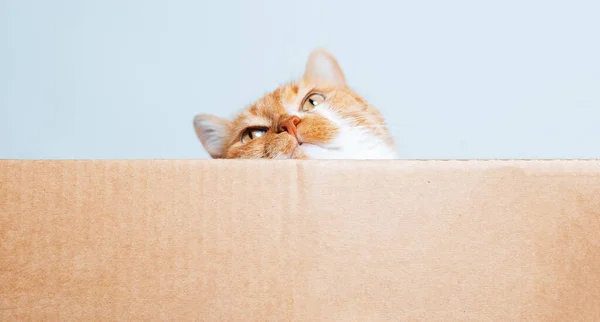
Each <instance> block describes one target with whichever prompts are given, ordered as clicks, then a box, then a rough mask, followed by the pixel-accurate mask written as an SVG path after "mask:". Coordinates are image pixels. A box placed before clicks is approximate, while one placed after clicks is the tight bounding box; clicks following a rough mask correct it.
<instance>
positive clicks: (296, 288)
mask: <svg viewBox="0 0 600 322" xmlns="http://www.w3.org/2000/svg"><path fill="white" fill-rule="evenodd" d="M0 320H2V321H9V320H80V321H89V320H98V321H106V320H174V321H189V320H205V321H250V320H274V321H288V320H297V321H317V320H326V321H334V320H338V321H339V320H341V321H344V320H345V321H357V320H364V321H374V320H478V321H481V320H495V321H500V320H537V321H594V320H595V321H598V320H600V161H298V162H296V161H213V160H207V161H0Z"/></svg>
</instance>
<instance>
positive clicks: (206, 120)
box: [194, 114, 231, 159]
mask: <svg viewBox="0 0 600 322" xmlns="http://www.w3.org/2000/svg"><path fill="white" fill-rule="evenodd" d="M194 129H195V130H196V135H197V136H198V138H199V139H200V142H202V145H203V146H204V149H205V150H206V152H208V154H210V156H211V157H212V158H213V159H220V158H222V157H223V155H224V153H225V149H226V139H227V137H228V135H229V131H230V130H231V121H229V120H226V119H222V118H220V117H217V116H214V115H208V114H200V115H197V116H196V117H195V118H194Z"/></svg>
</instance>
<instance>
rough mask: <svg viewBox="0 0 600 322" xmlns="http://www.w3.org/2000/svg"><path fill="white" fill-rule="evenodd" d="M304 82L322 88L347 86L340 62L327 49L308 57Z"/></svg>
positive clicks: (316, 51) (317, 51)
mask: <svg viewBox="0 0 600 322" xmlns="http://www.w3.org/2000/svg"><path fill="white" fill-rule="evenodd" d="M303 81H304V82H305V83H307V84H313V85H322V86H346V78H345V77H344V73H343V72H342V69H341V68H340V65H339V64H338V62H337V61H336V60H335V58H333V56H332V55H331V54H330V53H329V52H327V51H326V50H325V49H320V48H319V49H315V50H314V51H313V52H312V53H311V54H310V56H309V57H308V62H306V69H305V70H304V77H303Z"/></svg>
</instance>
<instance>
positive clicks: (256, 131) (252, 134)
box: [240, 128, 267, 143]
mask: <svg viewBox="0 0 600 322" xmlns="http://www.w3.org/2000/svg"><path fill="white" fill-rule="evenodd" d="M265 133H267V130H266V129H262V128H249V129H247V130H246V131H244V134H243V135H242V138H241V139H240V141H241V142H242V143H247V142H250V141H252V140H254V139H258V138H259V137H261V136H263V135H265Z"/></svg>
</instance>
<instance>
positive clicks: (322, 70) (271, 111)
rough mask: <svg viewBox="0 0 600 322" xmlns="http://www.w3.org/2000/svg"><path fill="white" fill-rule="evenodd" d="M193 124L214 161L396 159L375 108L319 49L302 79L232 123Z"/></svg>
mask: <svg viewBox="0 0 600 322" xmlns="http://www.w3.org/2000/svg"><path fill="white" fill-rule="evenodd" d="M194 127H195V129H196V134H197V135H198V138H199V139H200V141H201V142H202V145H203V146H204V148H205V149H206V151H207V152H208V153H209V154H210V155H211V157H213V158H215V159H217V158H227V159H233V158H243V159H257V158H267V159H394V158H396V151H395V149H394V144H393V140H392V138H391V136H390V134H389V132H388V129H387V127H386V125H385V122H384V120H383V117H382V116H381V114H380V113H379V111H378V110H377V109H375V108H374V107H373V106H371V105H369V104H368V103H367V102H365V100H363V99H362V98H361V97H359V96H358V95H357V94H356V93H355V92H353V91H352V90H351V89H350V88H348V86H347V84H346V79H345V77H344V74H343V72H342V70H341V69H340V67H339V65H338V63H337V61H336V60H335V59H334V58H333V56H332V55H330V54H329V53H328V52H326V51H325V50H322V49H317V50H315V51H313V52H312V53H311V55H310V57H309V59H308V62H307V64H306V70H305V72H304V76H303V77H302V79H301V80H300V81H298V82H292V83H289V84H287V85H284V86H281V87H280V88H278V89H276V90H275V91H274V92H272V93H269V94H267V95H265V96H264V97H263V98H261V99H259V100H258V101H257V102H255V103H254V104H252V105H250V106H248V107H247V108H245V109H244V110H243V111H242V112H241V113H240V114H239V115H238V116H237V117H236V118H235V119H234V120H233V121H229V120H225V119H222V118H219V117H216V116H213V115H206V114H201V115H198V116H196V117H195V118H194Z"/></svg>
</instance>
